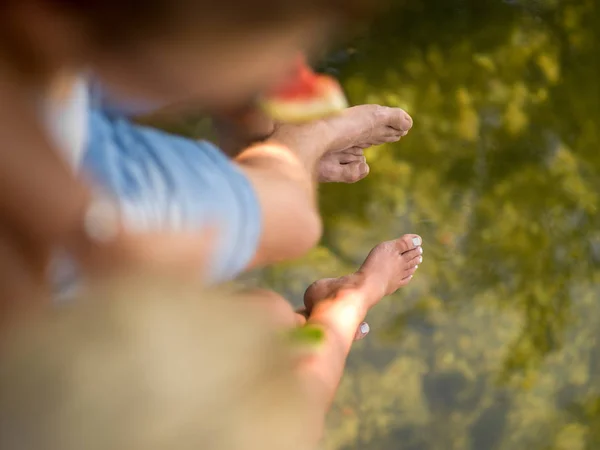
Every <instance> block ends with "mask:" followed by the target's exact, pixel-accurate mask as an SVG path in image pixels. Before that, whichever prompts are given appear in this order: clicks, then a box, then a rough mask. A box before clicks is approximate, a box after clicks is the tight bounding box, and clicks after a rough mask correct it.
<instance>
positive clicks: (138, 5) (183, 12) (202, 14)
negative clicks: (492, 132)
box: [4, 0, 379, 45]
mask: <svg viewBox="0 0 600 450" xmlns="http://www.w3.org/2000/svg"><path fill="white" fill-rule="evenodd" d="M4 1H5V2H7V1H8V2H10V1H23V0H4ZM37 1H38V2H39V3H40V4H43V5H46V6H49V7H52V8H55V9H57V10H59V11H61V12H64V13H67V14H70V15H72V16H73V17H75V18H77V19H78V20H80V21H81V22H82V23H84V24H85V25H86V26H88V28H89V30H90V31H92V32H93V33H94V37H95V38H97V39H98V41H99V42H101V43H103V44H105V45H126V44H127V43H128V42H129V41H131V40H135V39H139V38H144V37H147V36H149V35H160V34H162V33H164V32H168V31H171V30H173V29H177V28H182V27H185V26H194V27H198V28H200V29H201V28H202V27H206V26H214V25H217V26H219V27H220V28H221V27H222V28H223V31H224V32H231V31H240V32H242V33H243V32H246V31H252V29H257V28H261V27H272V26H276V25H284V24H286V23H289V22H290V21H293V20H299V19H300V20H302V19H307V18H311V19H312V18H321V19H326V20H332V21H335V22H338V23H341V24H347V23H351V22H354V21H362V20H365V19H366V18H368V17H369V16H370V15H371V13H372V12H373V11H374V9H375V6H376V4H377V3H378V1H379V0H37Z"/></svg>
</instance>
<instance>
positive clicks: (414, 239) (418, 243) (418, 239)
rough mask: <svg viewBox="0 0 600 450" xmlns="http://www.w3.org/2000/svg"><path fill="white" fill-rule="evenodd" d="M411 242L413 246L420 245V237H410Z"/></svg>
mask: <svg viewBox="0 0 600 450" xmlns="http://www.w3.org/2000/svg"><path fill="white" fill-rule="evenodd" d="M412 243H413V245H414V246H415V247H418V246H419V245H421V238H420V237H414V238H412Z"/></svg>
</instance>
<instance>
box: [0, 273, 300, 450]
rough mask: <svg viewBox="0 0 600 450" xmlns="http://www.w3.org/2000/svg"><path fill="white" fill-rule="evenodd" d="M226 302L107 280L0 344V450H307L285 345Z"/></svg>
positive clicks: (145, 283) (191, 291)
mask: <svg viewBox="0 0 600 450" xmlns="http://www.w3.org/2000/svg"><path fill="white" fill-rule="evenodd" d="M248 303H249V302H244V299H243V298H239V297H234V296H233V294H231V293H229V292H226V291H220V292H210V293H207V292H204V293H201V292H200V291H199V290H198V287H197V286H190V285H187V284H185V283H181V282H174V281H166V280H157V279H156V277H152V279H150V278H143V277H142V278H137V279H130V280H125V281H119V282H113V283H109V284H107V285H104V286H101V287H99V288H98V287H97V288H95V289H92V290H90V291H88V292H87V293H86V294H84V295H83V296H82V297H81V298H80V299H79V300H78V302H77V303H75V304H73V305H65V306H64V307H63V308H62V309H60V308H59V309H58V310H50V311H48V312H47V313H46V314H45V315H43V316H41V317H38V318H36V319H30V320H28V321H27V322H26V323H22V324H21V325H20V326H16V325H15V327H14V329H13V330H12V333H9V335H8V338H7V339H6V340H4V341H2V342H1V344H2V345H1V346H0V448H3V449H11V450H25V449H27V450H42V449H43V450H80V449H81V448H86V449H87V450H105V449H107V448H110V449H112V450H152V449H157V450H158V449H161V450H162V449H174V450H185V449H190V450H192V449H194V450H196V449H206V450H281V449H286V450H307V449H309V448H310V446H311V444H307V443H306V440H307V439H306V437H305V436H306V434H307V433H306V428H307V423H306V419H307V418H308V417H309V415H310V409H309V405H308V404H307V401H306V400H305V399H304V398H303V395H302V393H301V384H300V382H299V381H298V379H297V378H296V376H295V374H294V368H293V363H292V357H291V354H290V351H289V350H290V349H289V348H288V344H287V342H286V340H285V339H282V337H281V336H280V335H278V334H277V333H275V332H274V331H273V328H272V326H270V325H269V324H268V322H266V321H264V320H263V319H262V317H260V316H258V315H257V311H256V310H258V308H251V307H249V306H247V305H248Z"/></svg>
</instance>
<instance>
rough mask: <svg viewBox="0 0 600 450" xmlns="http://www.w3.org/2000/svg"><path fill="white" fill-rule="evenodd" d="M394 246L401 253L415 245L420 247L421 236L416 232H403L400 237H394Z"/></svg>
mask: <svg viewBox="0 0 600 450" xmlns="http://www.w3.org/2000/svg"><path fill="white" fill-rule="evenodd" d="M394 242H395V244H396V248H397V249H398V251H399V252H400V253H402V254H404V253H406V252H408V251H410V250H413V249H415V248H417V247H420V246H421V244H422V243H423V240H422V239H421V236H419V235H417V234H405V235H404V236H402V237H401V238H400V239H396V240H395V241H394Z"/></svg>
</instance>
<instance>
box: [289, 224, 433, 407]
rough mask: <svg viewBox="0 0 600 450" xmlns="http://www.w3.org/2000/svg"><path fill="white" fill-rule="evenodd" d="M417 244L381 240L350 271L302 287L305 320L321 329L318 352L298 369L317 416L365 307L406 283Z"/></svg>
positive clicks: (418, 255) (418, 253)
mask: <svg viewBox="0 0 600 450" xmlns="http://www.w3.org/2000/svg"><path fill="white" fill-rule="evenodd" d="M421 244H422V240H421V238H420V237H419V236H417V235H414V234H408V235H405V236H403V237H401V238H400V239H396V240H394V241H388V242H383V243H381V244H379V245H377V246H376V247H375V248H374V249H373V250H372V251H371V253H369V256H368V257H367V259H366V260H365V262H364V263H363V265H362V266H361V268H360V269H359V270H358V271H357V272H356V273H354V274H351V275H347V276H345V277H341V278H334V279H324V280H319V281H317V282H315V283H314V284H313V285H311V286H310V287H309V288H308V289H307V291H306V294H305V297H304V303H305V306H306V312H307V317H308V319H307V324H308V325H315V326H319V327H321V328H322V329H323V330H324V332H325V342H324V345H323V346H322V347H321V348H320V350H319V351H318V352H316V353H314V354H311V355H310V356H309V357H306V358H305V359H303V360H302V362H301V365H300V371H301V373H302V375H303V376H304V377H305V379H306V382H307V383H308V385H309V386H311V387H312V389H311V392H312V393H314V394H315V395H316V396H317V397H316V398H317V399H320V400H321V402H322V404H323V406H324V407H323V414H324V413H325V411H327V409H328V408H329V406H330V404H331V402H332V400H333V397H334V395H335V392H336V391H337V387H338V385H339V382H340V380H341V377H342V373H343V370H344V366H345V363H346V358H347V356H348V353H349V352H350V348H351V346H352V342H353V341H354V340H355V339H356V337H359V338H360V337H361V334H364V333H362V332H361V324H363V323H364V322H363V321H364V319H365V316H366V314H367V312H368V310H369V309H370V308H372V307H373V306H375V305H376V304H377V303H378V302H379V301H380V300H381V299H382V298H383V297H384V296H386V295H390V294H392V293H394V292H395V291H396V290H397V289H399V288H401V287H402V286H405V285H406V284H408V283H409V282H410V280H411V279H412V277H413V275H414V273H415V271H416V270H417V267H418V265H419V264H420V263H421V262H422V260H423V257H422V253H423V250H422V248H421ZM357 330H358V331H357ZM365 331H367V332H368V330H365ZM323 402H324V403H323Z"/></svg>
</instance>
